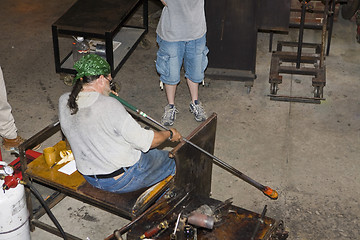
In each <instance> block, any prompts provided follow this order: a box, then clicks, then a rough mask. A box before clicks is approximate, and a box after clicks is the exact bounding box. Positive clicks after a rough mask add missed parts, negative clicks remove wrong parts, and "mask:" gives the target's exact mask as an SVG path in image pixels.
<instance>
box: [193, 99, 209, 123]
mask: <svg viewBox="0 0 360 240" xmlns="http://www.w3.org/2000/svg"><path fill="white" fill-rule="evenodd" d="M190 112H192V113H193V114H194V115H195V120H196V121H198V122H202V121H205V120H206V119H207V116H206V112H205V109H204V107H203V106H202V104H201V102H200V101H198V100H195V103H193V102H191V103H190Z"/></svg>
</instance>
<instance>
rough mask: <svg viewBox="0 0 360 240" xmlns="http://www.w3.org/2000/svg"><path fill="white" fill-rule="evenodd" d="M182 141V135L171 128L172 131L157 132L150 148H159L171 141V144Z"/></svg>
mask: <svg viewBox="0 0 360 240" xmlns="http://www.w3.org/2000/svg"><path fill="white" fill-rule="evenodd" d="M170 131H171V133H170ZM181 139H182V136H181V134H180V133H179V132H178V131H177V130H176V129H175V128H171V129H170V130H163V131H155V132H154V139H153V141H152V143H151V146H150V148H154V147H157V146H159V145H160V144H162V143H163V142H165V141H166V140H170V141H171V142H179V141H180V140H181Z"/></svg>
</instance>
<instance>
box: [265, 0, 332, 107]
mask: <svg viewBox="0 0 360 240" xmlns="http://www.w3.org/2000/svg"><path fill="white" fill-rule="evenodd" d="M308 3H309V1H305V0H303V1H302V2H301V4H302V6H301V20H300V26H299V38H298V42H278V45H277V51H276V52H274V53H273V54H272V59H271V66H270V76H269V83H270V99H271V100H279V101H289V102H305V103H321V100H324V98H323V88H324V86H325V84H326V68H325V62H324V60H325V56H324V52H325V38H326V37H325V36H326V31H327V23H328V13H329V0H326V1H325V7H324V19H323V25H322V34H321V44H316V43H304V42H303V35H304V29H305V13H306V4H308ZM284 46H286V47H297V52H296V53H295V52H285V51H283V47H284ZM303 48H312V49H314V50H315V53H303V52H302V50H303ZM283 63H292V66H283V65H282V64H283ZM304 64H307V66H302V65H304ZM310 64H312V65H313V66H314V67H309V66H308V65H310ZM294 65H295V66H294ZM280 74H296V75H309V76H314V77H313V78H312V86H313V87H314V98H308V97H293V96H277V92H278V89H279V88H278V85H279V84H281V83H282V76H281V75H280Z"/></svg>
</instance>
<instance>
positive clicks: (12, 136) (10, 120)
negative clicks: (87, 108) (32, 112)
mask: <svg viewBox="0 0 360 240" xmlns="http://www.w3.org/2000/svg"><path fill="white" fill-rule="evenodd" d="M0 135H1V137H2V140H3V141H2V145H3V148H4V150H6V151H11V150H14V149H17V148H18V147H19V145H20V144H22V143H23V142H24V141H25V139H23V138H22V137H20V136H19V135H18V134H17V128H16V125H15V120H14V117H13V115H12V113H11V106H10V104H9V103H8V100H7V94H6V87H5V81H4V75H3V72H2V69H1V66H0Z"/></svg>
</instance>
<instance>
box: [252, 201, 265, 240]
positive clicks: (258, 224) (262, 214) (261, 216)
mask: <svg viewBox="0 0 360 240" xmlns="http://www.w3.org/2000/svg"><path fill="white" fill-rule="evenodd" d="M266 211H267V205H265V207H264V209H263V211H262V213H261V215H260V218H259V221H258V222H257V224H256V226H255V230H254V232H253V235H252V236H251V240H254V239H255V236H256V234H257V232H258V231H259V228H260V224H262V223H264V217H265V214H266Z"/></svg>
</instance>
